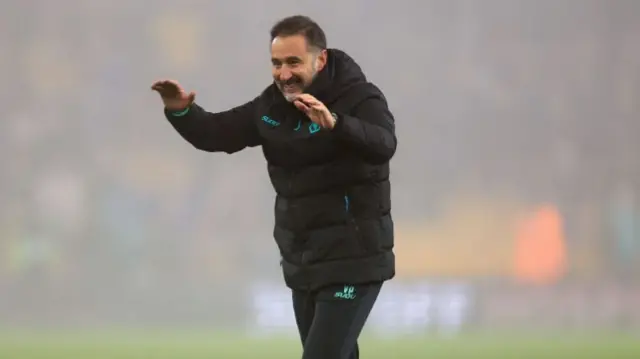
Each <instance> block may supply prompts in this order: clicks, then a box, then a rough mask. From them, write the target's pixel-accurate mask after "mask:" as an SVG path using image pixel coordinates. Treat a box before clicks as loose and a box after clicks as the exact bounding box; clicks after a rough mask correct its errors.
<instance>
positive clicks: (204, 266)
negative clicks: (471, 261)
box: [0, 0, 640, 304]
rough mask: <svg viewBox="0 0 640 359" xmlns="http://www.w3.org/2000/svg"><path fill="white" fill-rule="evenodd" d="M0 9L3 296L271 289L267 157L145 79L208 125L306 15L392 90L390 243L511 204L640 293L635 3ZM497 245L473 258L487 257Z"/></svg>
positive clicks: (469, 224)
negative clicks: (554, 214) (188, 125)
mask: <svg viewBox="0 0 640 359" xmlns="http://www.w3.org/2000/svg"><path fill="white" fill-rule="evenodd" d="M249 7H250V8H251V9H252V10H251V11H250V12H247V11H246V9H247V8H249ZM335 8H340V11H339V12H336V11H334V10H333V9H335ZM0 9H2V11H0V20H1V21H0V30H1V31H0V43H1V44H2V46H0V69H1V70H0V71H1V73H2V77H3V79H4V80H5V89H4V91H3V92H2V93H3V95H2V96H0V116H1V117H2V121H0V164H1V166H0V168H1V173H2V176H0V198H1V199H2V201H1V202H0V291H2V292H5V291H6V292H7V293H13V299H14V300H15V301H20V302H24V301H25V300H26V301H28V300H33V298H34V297H37V296H38V295H39V294H38V293H40V294H41V293H58V292H64V293H66V294H65V295H66V296H65V298H67V299H66V300H67V302H66V303H69V302H68V301H69V300H72V299H71V298H73V297H78V298H80V297H82V298H84V297H83V295H85V294H87V293H88V294H87V295H96V297H97V296H99V295H100V294H101V293H106V292H108V291H110V290H111V291H112V290H120V291H127V290H130V289H131V288H137V289H136V290H151V289H150V288H155V287H158V288H160V287H167V286H168V287H170V288H171V287H173V288H183V289H185V288H192V289H193V290H198V288H202V287H205V288H206V287H216V288H227V289H229V290H235V291H238V292H239V291H241V290H242V289H241V288H242V285H241V283H247V282H250V281H252V280H254V279H256V278H258V279H260V278H262V279H274V280H279V266H278V254H277V252H276V248H275V244H274V243H273V240H272V238H271V232H272V228H271V226H272V223H273V218H272V206H273V203H272V201H273V190H272V189H271V185H270V183H269V180H268V177H267V176H266V171H265V169H266V165H265V164H264V161H263V159H262V157H261V153H260V150H259V149H251V150H247V151H244V152H242V153H239V154H237V155H234V156H227V155H224V154H207V153H203V152H198V151H196V150H195V149H193V148H192V147H190V146H189V145H188V144H187V143H186V142H184V141H183V140H182V139H181V138H180V137H179V135H178V134H177V133H175V131H173V129H172V128H171V127H170V126H169V125H168V123H166V121H165V120H164V119H163V115H162V108H161V105H160V101H158V99H157V98H156V97H155V96H154V94H153V93H151V91H150V90H149V86H150V84H151V83H152V82H153V81H154V80H155V79H157V78H161V77H169V78H176V79H178V80H180V81H181V82H182V83H183V84H184V85H185V86H186V87H188V88H190V89H193V90H195V91H197V93H198V98H197V100H198V102H199V103H201V104H202V105H203V106H205V107H206V108H208V109H210V110H214V111H215V110H223V109H227V108H230V107H232V106H235V105H239V104H241V103H243V102H244V101H247V100H249V99H251V98H252V97H253V96H255V95H257V94H258V93H259V91H261V90H262V88H263V87H265V86H266V85H268V83H269V81H270V77H269V60H268V56H269V55H268V29H269V27H270V25H271V24H272V23H273V22H275V21H276V20H277V19H278V18H279V17H283V16H286V15H289V14H291V13H297V12H303V13H306V14H309V15H311V16H312V17H314V18H316V19H317V20H318V21H319V23H320V24H321V26H323V27H325V29H326V31H327V35H328V38H329V45H330V46H332V47H339V48H343V49H345V50H346V51H347V52H349V53H350V54H352V56H353V57H354V58H355V59H356V60H357V61H358V62H359V63H360V64H361V65H362V67H363V69H364V70H365V72H366V74H367V75H368V76H369V78H370V79H371V80H372V81H374V82H376V83H377V84H378V85H379V86H380V87H381V88H382V89H383V90H384V91H385V93H386V95H387V97H388V100H389V102H390V105H391V107H392V109H393V111H394V114H395V116H396V119H397V131H398V138H399V144H400V145H399V149H398V153H397V155H396V157H395V159H394V160H393V163H392V181H393V185H394V187H393V201H394V202H393V206H394V212H393V213H394V217H395V218H396V222H397V235H398V236H397V241H398V242H399V243H402V241H403V238H404V237H403V236H405V235H406V236H409V234H406V233H408V232H409V230H408V228H411V229H412V231H413V229H415V231H414V232H415V233H417V234H416V235H415V236H417V238H421V236H422V235H424V233H426V231H427V229H426V228H427V227H428V225H427V224H428V223H432V224H433V223H434V222H437V221H438V219H439V218H441V217H442V214H443V212H444V211H445V207H446V206H447V205H448V204H451V203H456V206H455V208H457V211H458V212H456V211H454V212H453V214H451V213H450V214H449V215H450V216H453V217H452V218H453V220H452V223H454V224H451V226H456V227H460V228H467V229H468V230H467V231H466V232H464V233H465V234H464V236H463V238H462V239H461V240H460V241H459V242H457V243H459V246H466V245H467V242H469V243H472V242H474V238H472V237H473V236H474V233H477V232H478V231H477V230H476V227H474V226H475V225H476V224H475V222H474V220H475V219H477V217H473V218H474V219H473V220H471V219H467V217H464V216H463V215H462V214H463V213H467V212H465V211H466V210H468V209H469V208H470V207H472V206H480V208H483V209H482V210H480V211H478V212H479V213H480V212H483V211H486V212H487V213H488V212H491V211H494V212H496V211H497V213H498V217H500V216H503V217H501V218H504V221H505V222H506V221H508V220H510V219H507V218H511V217H509V216H511V214H512V212H511V211H512V210H513V209H514V208H515V209H516V210H517V211H520V212H527V211H530V210H534V209H535V208H537V207H538V206H543V205H552V206H554V207H555V208H557V209H558V211H559V213H560V216H561V218H562V223H563V227H562V230H563V237H564V238H566V244H567V248H568V249H567V251H568V254H569V255H568V258H569V259H568V261H569V268H570V269H569V271H568V272H566V273H565V276H564V279H567V278H569V279H570V278H573V277H580V278H587V279H592V280H596V281H597V280H601V278H614V279H620V278H626V279H630V280H634V281H635V280H637V279H638V278H640V162H639V161H638V160H637V158H636V157H635V155H637V154H638V153H640V140H639V139H638V136H640V119H639V118H640V117H639V115H640V101H638V99H639V98H640V42H639V41H638V40H637V35H638V34H640V21H639V19H640V3H638V2H635V1H633V0H628V1H624V0H619V1H597V0H585V1H563V2H562V4H560V3H558V2H553V1H548V2H539V1H513V2H505V1H497V0H496V1H494V0H491V1H482V2H474V1H455V2H452V1H424V2H421V3H419V2H408V1H399V2H377V3H373V2H369V3H368V4H367V6H366V7H365V2H364V1H350V2H347V3H345V4H340V3H339V2H338V1H336V0H332V1H328V2H323V3H322V4H319V3H314V2H311V1H302V2H299V1H297V2H294V1H284V0H282V1H277V2H276V3H275V4H271V3H268V4H267V3H264V2H260V1H241V2H240V3H236V2H227V3H222V2H214V1H210V2H202V1H195V0H189V1H183V2H179V3H177V2H171V1H166V0H157V1H154V2H152V3H150V2H142V1H139V2H136V1H133V2H131V1H127V2H125V1H121V0H118V1H98V0H96V1H81V0H57V1H38V0H21V1H13V2H8V3H3V4H2V5H0ZM354 29H357V30H358V31H355V30H354ZM505 202H509V203H512V204H514V205H513V206H511V207H508V209H507V208H503V207H500V206H501V204H502V203H505ZM498 207H499V208H500V209H497V208H498ZM474 208H475V207H474ZM483 213H484V212H483ZM480 216H482V214H480ZM505 225H506V224H505ZM498 227H500V226H498ZM429 228H430V227H429ZM412 233H413V232H412ZM500 236H501V235H498V234H496V235H495V237H496V239H495V241H496V242H495V243H502V242H498V241H499V240H500V238H498V237H500ZM488 237H489V239H488V240H487V241H488V242H486V243H484V242H483V243H484V244H482V243H481V244H480V245H486V246H487V248H493V247H495V246H497V245H498V244H495V245H494V244H492V242H491V241H492V239H491V237H492V234H491V233H490V234H489V236H488ZM448 240H449V239H447V238H436V239H434V241H441V242H447V241H448ZM434 246H435V247H438V246H439V244H434ZM412 248H413V247H412ZM428 248H429V247H428V246H427V249H425V250H427V251H428V250H429V249H428ZM438 248H439V247H438ZM402 258H403V257H401V256H399V261H401V260H402ZM420 258H421V256H420V255H419V254H418V255H417V256H414V257H412V258H411V259H410V260H412V261H417V262H420V260H421V259H420ZM580 258H582V259H584V258H588V259H584V260H582V259H580ZM574 259H575V260H581V262H580V263H581V264H580V265H578V264H576V265H572V261H573V260H574ZM407 260H409V259H407ZM478 274H479V275H480V276H482V273H478ZM422 275H423V276H424V277H425V278H426V277H429V276H430V275H437V273H435V274H434V273H429V272H424V273H422ZM474 277H476V276H474ZM140 288H142V289H140ZM131 290H133V289H131ZM10 297H11V296H10ZM2 300H4V301H7V300H10V299H9V298H7V297H6V296H5V297H4V298H3V299H0V304H1V301H2ZM78 300H79V299H78ZM176 300H178V301H179V300H180V299H176Z"/></svg>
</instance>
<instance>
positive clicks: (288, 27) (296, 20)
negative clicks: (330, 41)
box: [271, 15, 327, 50]
mask: <svg viewBox="0 0 640 359" xmlns="http://www.w3.org/2000/svg"><path fill="white" fill-rule="evenodd" d="M294 35H302V36H304V38H305V39H306V40H307V46H309V47H314V48H316V49H318V50H324V49H326V48H327V37H326V36H325V34H324V31H323V30H322V28H321V27H320V25H318V24H317V23H316V22H315V21H313V20H311V18H309V17H308V16H304V15H294V16H289V17H285V18H284V19H282V20H280V21H278V22H277V23H276V24H275V25H273V27H272V28H271V41H273V39H275V38H276V37H278V36H294Z"/></svg>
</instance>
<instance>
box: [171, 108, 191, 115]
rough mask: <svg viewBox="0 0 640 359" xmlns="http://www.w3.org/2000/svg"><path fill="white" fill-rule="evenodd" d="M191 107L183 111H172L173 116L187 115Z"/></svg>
mask: <svg viewBox="0 0 640 359" xmlns="http://www.w3.org/2000/svg"><path fill="white" fill-rule="evenodd" d="M190 109H191V106H189V107H187V108H185V109H184V110H182V111H177V112H172V113H171V116H173V117H182V116H184V115H186V114H187V113H189V110H190Z"/></svg>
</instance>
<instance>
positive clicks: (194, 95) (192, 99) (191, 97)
mask: <svg viewBox="0 0 640 359" xmlns="http://www.w3.org/2000/svg"><path fill="white" fill-rule="evenodd" d="M195 100H196V93H195V92H193V91H191V92H190V93H189V105H191V104H193V103H194V102H195Z"/></svg>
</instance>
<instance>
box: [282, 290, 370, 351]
mask: <svg viewBox="0 0 640 359" xmlns="http://www.w3.org/2000/svg"><path fill="white" fill-rule="evenodd" d="M381 287H382V283H371V284H361V285H353V286H352V285H336V286H330V287H326V288H322V289H321V290H319V291H314V292H305V291H297V290H294V291H293V309H294V311H295V317H296V324H297V325H298V332H299V333H300V340H302V345H303V354H302V359H358V358H359V357H360V355H359V348H358V337H359V336H360V332H361V331H362V328H363V327H364V325H365V322H366V321H367V318H368V317H369V313H371V309H372V308H373V305H374V304H375V302H376V299H377V298H378V294H379V293H380V289H381Z"/></svg>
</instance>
